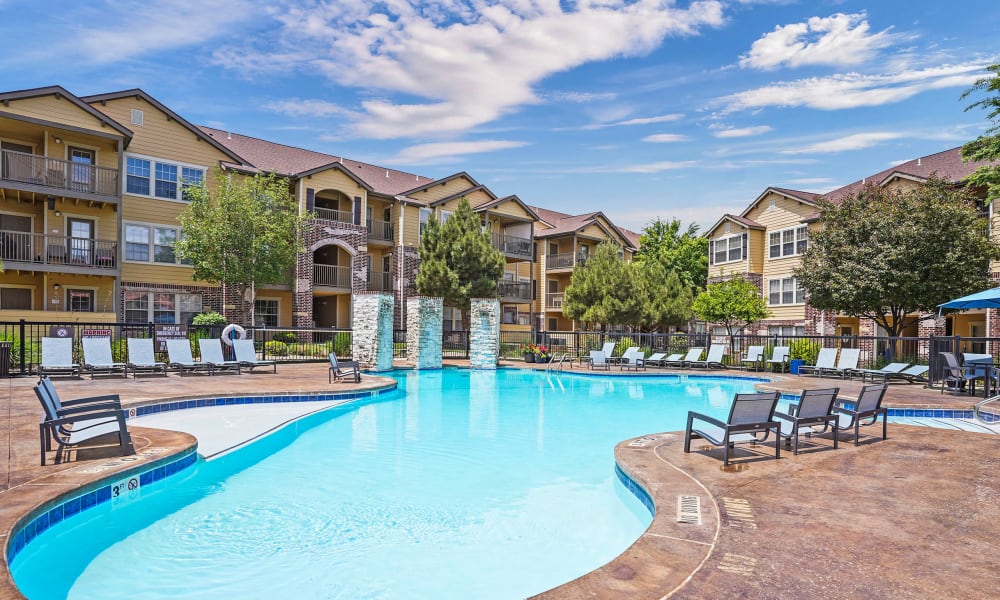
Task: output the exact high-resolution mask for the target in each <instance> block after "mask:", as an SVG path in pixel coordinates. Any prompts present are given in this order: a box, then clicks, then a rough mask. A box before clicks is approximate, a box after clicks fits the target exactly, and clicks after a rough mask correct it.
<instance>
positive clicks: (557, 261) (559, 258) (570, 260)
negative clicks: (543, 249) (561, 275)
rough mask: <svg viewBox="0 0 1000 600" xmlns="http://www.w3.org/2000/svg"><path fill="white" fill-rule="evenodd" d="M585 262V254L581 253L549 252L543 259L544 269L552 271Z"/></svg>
mask: <svg viewBox="0 0 1000 600" xmlns="http://www.w3.org/2000/svg"><path fill="white" fill-rule="evenodd" d="M586 262H587V255H586V254H582V253H579V252H578V253H576V254H574V253H572V252H563V253H561V254H549V255H548V256H547V257H546V259H545V270H546V271H554V270H556V269H572V268H573V267H575V266H576V265H581V266H582V265H584V264H585V263H586Z"/></svg>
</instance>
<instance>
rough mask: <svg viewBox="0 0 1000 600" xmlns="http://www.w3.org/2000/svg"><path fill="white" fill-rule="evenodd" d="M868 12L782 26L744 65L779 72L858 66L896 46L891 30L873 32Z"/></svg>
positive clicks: (754, 49)
mask: <svg viewBox="0 0 1000 600" xmlns="http://www.w3.org/2000/svg"><path fill="white" fill-rule="evenodd" d="M865 16H866V15H865V13H863V12H861V13H855V14H850V15H845V14H843V13H837V14H835V15H831V16H829V17H812V18H810V19H809V20H808V21H806V22H805V23H792V24H791V25H778V26H777V27H775V28H774V31H772V32H770V33H766V34H764V35H763V36H762V37H761V38H760V39H759V40H757V41H756V42H754V43H753V45H752V46H751V47H750V52H749V53H747V54H744V55H743V56H741V57H740V66H742V67H749V68H753V69H775V68H777V67H780V66H789V67H800V66H803V65H856V64H860V63H863V62H865V61H866V60H868V59H869V58H871V57H872V56H874V55H875V54H876V52H877V51H878V50H879V49H881V48H885V47H886V46H890V45H892V43H893V42H894V41H895V38H896V37H897V36H896V35H895V34H890V33H889V29H884V30H882V31H880V32H878V33H871V32H870V31H869V26H868V21H866V20H865Z"/></svg>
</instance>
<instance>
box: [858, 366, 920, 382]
mask: <svg viewBox="0 0 1000 600" xmlns="http://www.w3.org/2000/svg"><path fill="white" fill-rule="evenodd" d="M908 366H910V363H889V364H887V365H886V366H884V367H882V368H881V369H858V370H857V371H855V373H857V374H858V375H861V381H862V382H863V381H864V380H866V379H869V378H870V379H871V380H872V383H874V382H875V380H876V379H881V380H882V382H883V383H884V382H886V381H888V379H889V376H891V375H898V374H900V373H902V372H903V371H904V370H905V369H906V367H908Z"/></svg>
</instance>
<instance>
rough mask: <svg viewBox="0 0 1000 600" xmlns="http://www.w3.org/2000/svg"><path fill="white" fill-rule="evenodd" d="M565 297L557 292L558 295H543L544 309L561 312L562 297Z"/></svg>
mask: <svg viewBox="0 0 1000 600" xmlns="http://www.w3.org/2000/svg"><path fill="white" fill-rule="evenodd" d="M565 295H566V294H564V293H563V292H559V293H558V294H545V308H554V309H558V310H562V303H563V296H565Z"/></svg>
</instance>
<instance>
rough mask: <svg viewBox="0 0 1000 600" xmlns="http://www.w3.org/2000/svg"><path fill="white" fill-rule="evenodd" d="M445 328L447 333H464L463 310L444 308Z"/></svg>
mask: <svg viewBox="0 0 1000 600" xmlns="http://www.w3.org/2000/svg"><path fill="white" fill-rule="evenodd" d="M443 326H444V330H445V331H462V309H460V308H452V307H450V306H446V307H444V322H443Z"/></svg>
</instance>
